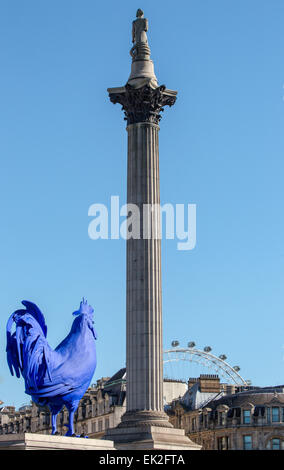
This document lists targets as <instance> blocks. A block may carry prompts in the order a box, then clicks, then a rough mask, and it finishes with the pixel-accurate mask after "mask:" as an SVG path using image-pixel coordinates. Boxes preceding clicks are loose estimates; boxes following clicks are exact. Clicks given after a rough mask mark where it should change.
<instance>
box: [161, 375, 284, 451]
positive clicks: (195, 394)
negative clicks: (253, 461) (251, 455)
mask: <svg viewBox="0 0 284 470" xmlns="http://www.w3.org/2000/svg"><path fill="white" fill-rule="evenodd" d="M210 383H211V385H210ZM232 392H233V393H232ZM211 393H212V396H211V398H210V394H211ZM214 394H216V395H215V396H214ZM206 395H208V397H206ZM168 413H169V414H170V421H171V423H172V424H173V425H174V426H175V427H180V428H182V429H184V430H185V432H186V434H187V435H188V436H189V437H190V439H191V440H192V441H194V442H196V443H198V444H200V445H202V449H203V450H266V449H267V450H284V386H276V387H264V388H260V387H247V389H244V388H243V387H240V388H238V387H235V388H234V387H233V388H231V389H230V386H225V387H224V385H223V386H222V384H220V382H219V378H218V377H217V376H200V378H199V379H194V381H193V382H190V381H189V390H188V392H187V394H186V395H185V396H184V397H183V398H182V399H181V400H175V401H173V402H172V404H171V406H170V407H169V409H168Z"/></svg>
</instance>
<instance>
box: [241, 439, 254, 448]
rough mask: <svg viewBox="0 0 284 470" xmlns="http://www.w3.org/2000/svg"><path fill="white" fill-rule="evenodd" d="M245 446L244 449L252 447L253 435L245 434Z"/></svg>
mask: <svg viewBox="0 0 284 470" xmlns="http://www.w3.org/2000/svg"><path fill="white" fill-rule="evenodd" d="M243 447H244V450H251V449H252V438H251V436H243Z"/></svg>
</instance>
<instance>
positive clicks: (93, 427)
mask: <svg viewBox="0 0 284 470" xmlns="http://www.w3.org/2000/svg"><path fill="white" fill-rule="evenodd" d="M96 424H97V423H96V421H93V422H92V432H96Z"/></svg>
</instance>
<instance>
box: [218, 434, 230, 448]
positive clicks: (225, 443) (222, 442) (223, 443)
mask: <svg viewBox="0 0 284 470" xmlns="http://www.w3.org/2000/svg"><path fill="white" fill-rule="evenodd" d="M217 446H218V450H228V449H229V437H228V436H223V437H218V439H217Z"/></svg>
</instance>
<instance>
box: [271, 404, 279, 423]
mask: <svg viewBox="0 0 284 470" xmlns="http://www.w3.org/2000/svg"><path fill="white" fill-rule="evenodd" d="M279 421H280V413H279V407H278V406H273V407H272V423H279Z"/></svg>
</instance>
